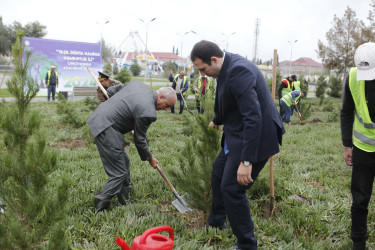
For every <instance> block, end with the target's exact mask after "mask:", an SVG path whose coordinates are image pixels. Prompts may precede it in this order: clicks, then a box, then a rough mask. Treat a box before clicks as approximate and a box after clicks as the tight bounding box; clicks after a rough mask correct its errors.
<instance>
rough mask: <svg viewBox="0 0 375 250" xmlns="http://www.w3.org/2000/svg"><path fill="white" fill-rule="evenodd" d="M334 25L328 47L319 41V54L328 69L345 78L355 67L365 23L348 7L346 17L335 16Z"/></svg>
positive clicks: (328, 34) (327, 34) (329, 33)
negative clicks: (349, 70) (356, 54)
mask: <svg viewBox="0 0 375 250" xmlns="http://www.w3.org/2000/svg"><path fill="white" fill-rule="evenodd" d="M332 24H333V27H332V28H331V29H330V30H329V31H328V32H327V33H326V38H327V42H328V45H325V44H324V43H323V42H322V41H321V40H319V41H318V50H317V53H318V57H319V58H321V59H322V62H323V64H324V66H325V67H326V68H328V69H330V70H336V71H337V74H338V75H339V76H343V77H345V76H346V74H347V71H348V69H349V68H350V67H352V66H354V53H355V49H356V48H357V47H358V46H359V45H360V44H362V43H363V41H362V38H361V37H362V36H361V34H362V30H363V27H364V23H363V22H362V21H360V20H359V19H357V18H356V14H355V12H354V11H353V10H352V9H351V8H350V7H349V6H348V7H347V9H346V10H345V14H344V17H343V18H339V17H337V16H336V15H335V16H334V18H333V22H332Z"/></svg>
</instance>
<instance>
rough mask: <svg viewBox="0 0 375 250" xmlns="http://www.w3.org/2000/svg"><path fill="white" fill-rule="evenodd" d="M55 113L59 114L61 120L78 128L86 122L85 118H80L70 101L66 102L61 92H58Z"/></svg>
mask: <svg viewBox="0 0 375 250" xmlns="http://www.w3.org/2000/svg"><path fill="white" fill-rule="evenodd" d="M57 99H58V100H59V102H58V103H57V114H59V115H61V122H62V123H64V124H72V125H73V126H74V127H75V128H80V127H82V126H84V125H85V124H86V120H83V119H81V118H80V117H79V116H78V115H77V112H76V111H75V110H74V107H73V106H72V104H71V103H68V102H67V101H66V99H65V97H64V96H63V95H62V94H58V96H57Z"/></svg>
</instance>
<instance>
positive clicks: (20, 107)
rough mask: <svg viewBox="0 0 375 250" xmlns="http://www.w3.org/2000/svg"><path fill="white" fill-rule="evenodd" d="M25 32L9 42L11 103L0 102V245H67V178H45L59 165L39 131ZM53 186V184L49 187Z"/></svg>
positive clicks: (7, 246)
mask: <svg viewBox="0 0 375 250" xmlns="http://www.w3.org/2000/svg"><path fill="white" fill-rule="evenodd" d="M23 36H24V32H23V31H17V39H16V42H15V44H14V45H13V47H12V55H13V64H14V66H15V68H14V73H13V75H12V78H11V80H9V81H8V82H7V86H8V90H9V92H10V93H11V95H12V96H13V97H14V98H15V102H12V103H9V104H8V105H2V110H1V112H0V128H1V129H2V131H3V140H4V146H5V150H4V151H1V152H0V200H1V201H2V203H4V204H5V207H4V208H3V209H4V214H0V249H34V248H55V249H66V248H67V246H66V244H65V237H64V228H63V227H61V226H60V225H59V221H60V220H61V219H62V218H63V216H64V204H65V202H66V200H67V193H68V192H67V191H68V190H67V181H66V179H65V178H63V177H62V178H60V181H59V183H54V184H52V183H49V182H48V179H49V174H50V173H51V172H52V171H54V170H55V169H56V167H57V155H56V153H53V152H51V151H50V150H48V149H47V145H46V140H45V138H44V133H42V132H41V131H40V124H41V119H40V116H39V115H38V114H37V113H36V112H33V111H32V110H31V109H30V107H29V105H30V101H31V100H32V98H33V97H35V95H36V94H37V92H38V90H39V89H38V85H37V83H36V81H35V80H34V79H33V78H32V77H31V75H30V61H29V58H30V55H31V52H30V51H26V49H25V45H24V43H23ZM54 186H57V187H56V188H52V187H54Z"/></svg>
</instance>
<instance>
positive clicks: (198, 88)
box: [193, 76, 214, 114]
mask: <svg viewBox="0 0 375 250" xmlns="http://www.w3.org/2000/svg"><path fill="white" fill-rule="evenodd" d="M213 88H214V86H213V84H212V78H211V77H207V76H199V77H198V78H197V79H196V80H195V82H194V85H193V90H194V92H195V105H196V108H197V110H198V113H201V114H203V113H204V109H203V108H202V107H201V101H203V99H204V97H205V95H206V93H207V92H208V91H210V90H213Z"/></svg>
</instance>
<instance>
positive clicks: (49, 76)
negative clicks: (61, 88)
mask: <svg viewBox="0 0 375 250" xmlns="http://www.w3.org/2000/svg"><path fill="white" fill-rule="evenodd" d="M55 74H56V86H57V83H58V79H59V77H58V76H57V72H56V71H55ZM50 79H51V70H48V81H47V85H49V80H50Z"/></svg>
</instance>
